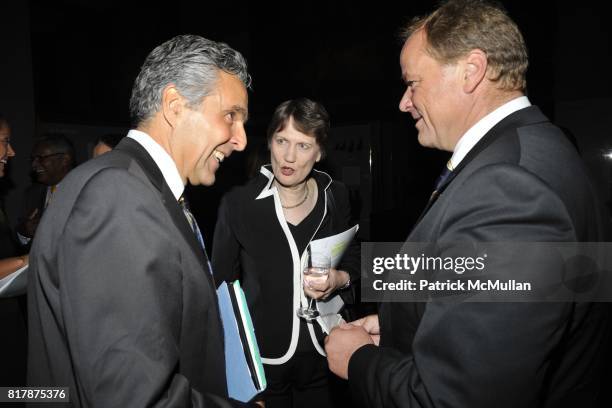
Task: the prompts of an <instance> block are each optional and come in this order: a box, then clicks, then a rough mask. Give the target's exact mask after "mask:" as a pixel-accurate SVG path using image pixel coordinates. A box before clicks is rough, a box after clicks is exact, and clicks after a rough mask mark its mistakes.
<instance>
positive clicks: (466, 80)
mask: <svg viewBox="0 0 612 408" xmlns="http://www.w3.org/2000/svg"><path fill="white" fill-rule="evenodd" d="M487 67H488V61H487V54H485V52H484V51H482V50H478V49H476V50H472V51H470V52H469V53H468V55H467V57H465V58H464V60H463V91H464V92H466V93H472V92H474V90H476V88H478V85H480V83H481V82H482V81H483V80H484V79H485V77H486V74H487Z"/></svg>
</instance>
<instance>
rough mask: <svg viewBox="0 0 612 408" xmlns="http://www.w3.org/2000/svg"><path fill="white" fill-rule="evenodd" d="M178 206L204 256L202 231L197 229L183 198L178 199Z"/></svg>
mask: <svg viewBox="0 0 612 408" xmlns="http://www.w3.org/2000/svg"><path fill="white" fill-rule="evenodd" d="M179 204H180V205H181V208H182V209H183V213H184V214H185V218H187V221H188V222H189V226H190V227H191V229H192V230H193V233H194V234H195V236H196V238H197V240H198V242H199V243H200V246H201V247H202V250H203V251H204V253H205V254H206V245H204V238H203V237H202V231H200V227H198V223H197V221H196V219H195V217H194V216H193V214H192V213H191V211H190V210H189V204H187V201H185V199H184V198H183V197H181V198H179ZM211 270H212V269H211Z"/></svg>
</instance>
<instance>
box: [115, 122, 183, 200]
mask: <svg viewBox="0 0 612 408" xmlns="http://www.w3.org/2000/svg"><path fill="white" fill-rule="evenodd" d="M127 137H129V138H131V139H134V140H135V141H136V142H138V144H140V145H141V146H142V147H143V148H144V149H145V150H146V151H147V153H149V155H150V156H151V158H152V159H153V161H154V162H155V164H157V167H159V170H160V171H161V173H162V175H163V176H164V180H166V183H167V184H168V186H169V187H170V190H171V191H172V194H173V195H174V197H175V198H176V199H177V200H178V199H179V198H180V197H181V195H183V191H184V190H185V185H184V184H183V179H181V175H180V174H179V172H178V169H177V168H176V164H175V163H174V160H172V157H170V155H169V154H168V152H166V151H165V150H164V149H163V147H161V146H160V145H159V144H158V143H157V142H156V141H155V140H153V138H151V136H149V135H147V134H146V133H145V132H141V131H140V130H136V129H132V130H130V131H129V132H128V134H127Z"/></svg>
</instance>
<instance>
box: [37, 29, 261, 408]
mask: <svg viewBox="0 0 612 408" xmlns="http://www.w3.org/2000/svg"><path fill="white" fill-rule="evenodd" d="M249 83H250V77H249V75H248V73H247V71H246V63H245V61H244V59H243V57H242V56H241V55H240V54H239V53H238V52H237V51H234V50H233V49H231V48H230V47H228V46H227V45H226V44H223V43H217V42H214V41H209V40H206V39H204V38H202V37H198V36H193V35H182V36H177V37H175V38H173V39H171V40H169V41H167V42H166V43H164V44H162V45H160V46H158V47H157V48H155V49H154V50H153V51H152V52H151V53H150V54H149V55H148V57H147V58H146V60H145V62H144V64H143V66H142V68H141V70H140V73H139V75H138V77H137V78H136V81H135V84H134V87H133V90H132V97H131V101H130V110H131V114H132V118H133V121H134V123H135V125H136V129H134V130H131V131H130V132H129V133H128V135H127V137H126V138H125V139H124V140H123V141H122V142H121V143H120V144H119V145H118V146H117V147H116V149H114V150H113V151H112V152H109V153H107V154H104V155H102V156H100V157H98V158H96V159H93V160H90V161H88V162H86V163H85V164H83V165H82V166H80V167H78V168H77V169H75V170H74V171H73V172H71V173H70V174H69V175H68V176H67V177H66V178H65V179H64V180H63V182H62V186H61V188H60V189H59V190H58V191H57V192H56V195H55V197H54V199H53V201H52V202H51V204H50V205H49V207H48V208H47V211H46V214H45V216H44V217H43V219H42V220H41V223H40V226H39V228H38V231H37V235H36V238H35V239H34V244H33V247H32V251H31V252H30V260H31V263H30V277H29V282H28V284H29V286H28V302H29V303H28V311H29V335H30V336H29V337H30V340H29V359H28V382H29V384H30V385H32V386H68V387H70V400H71V403H72V406H74V407H90V406H100V407H145V406H146V407H150V406H159V407H161V406H163V407H187V406H194V407H203V406H217V405H224V404H227V403H226V402H224V401H223V400H226V399H227V385H226V378H225V359H224V351H223V350H224V346H223V334H222V328H221V321H220V317H219V310H218V306H217V297H216V292H215V285H214V282H213V280H212V276H211V271H210V269H209V262H208V259H207V256H206V253H205V251H204V248H203V242H201V240H200V238H201V235H199V234H198V233H199V229H198V228H197V224H196V225H194V224H192V221H193V219H192V217H191V215H190V213H189V212H188V210H187V209H185V208H184V207H183V208H182V206H181V204H180V203H179V198H180V197H181V195H182V194H183V190H184V186H185V184H186V183H187V182H189V183H191V184H193V185H198V184H203V185H211V184H213V183H214V181H215V172H216V171H217V169H218V168H219V166H220V165H221V162H222V161H223V160H224V158H226V157H227V156H229V155H230V154H231V153H232V152H233V151H234V150H238V151H241V150H243V149H244V147H245V145H246V133H245V130H244V123H245V121H246V119H247V87H248V86H249Z"/></svg>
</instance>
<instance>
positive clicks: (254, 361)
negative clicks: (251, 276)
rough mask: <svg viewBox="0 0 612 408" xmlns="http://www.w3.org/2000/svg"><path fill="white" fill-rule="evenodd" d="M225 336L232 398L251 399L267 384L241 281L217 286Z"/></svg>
mask: <svg viewBox="0 0 612 408" xmlns="http://www.w3.org/2000/svg"><path fill="white" fill-rule="evenodd" d="M217 296H218V298H219V311H220V313H221V320H222V322H223V334H224V336H225V375H226V377H227V390H228V393H229V396H230V398H233V399H235V400H238V401H242V402H248V401H250V400H251V399H252V398H253V397H254V396H255V395H257V394H258V393H260V392H261V391H263V390H264V389H265V388H266V377H265V374H264V369H263V365H262V363H261V356H260V354H259V347H258V346H257V340H256V339H255V330H254V329H253V322H252V320H251V314H250V313H249V309H248V307H247V303H246V298H245V297H244V292H243V291H242V288H241V287H240V283H239V282H238V281H235V282H232V283H230V284H229V285H228V284H227V283H226V282H223V283H222V284H221V286H219V288H218V289H217Z"/></svg>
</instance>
